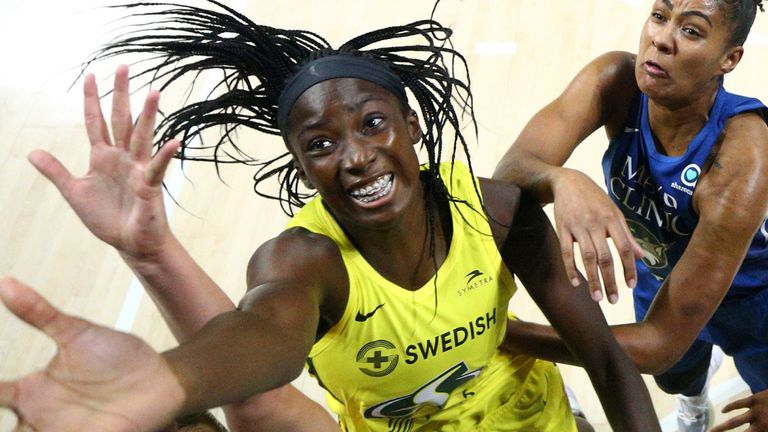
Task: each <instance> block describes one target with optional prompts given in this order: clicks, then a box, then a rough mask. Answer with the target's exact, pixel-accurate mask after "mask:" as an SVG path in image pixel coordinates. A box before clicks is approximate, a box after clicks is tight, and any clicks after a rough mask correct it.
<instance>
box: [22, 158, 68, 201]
mask: <svg viewBox="0 0 768 432" xmlns="http://www.w3.org/2000/svg"><path fill="white" fill-rule="evenodd" d="M27 159H28V160H29V162H30V163H31V164H32V165H33V166H34V167H35V168H36V169H37V170H38V171H40V173H41V174H43V175H44V176H45V177H46V178H47V179H48V180H50V181H51V183H53V185H54V186H56V188H57V189H58V190H59V192H60V193H61V194H62V195H63V196H64V197H66V196H67V191H68V190H69V187H70V184H71V182H72V174H70V173H69V171H68V170H67V169H66V168H65V167H64V165H62V164H61V162H59V160H58V159H56V158H55V157H53V155H51V154H50V153H48V152H46V151H43V150H35V151H33V152H31V153H30V154H29V155H28V156H27Z"/></svg>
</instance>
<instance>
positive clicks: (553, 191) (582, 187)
mask: <svg viewBox="0 0 768 432" xmlns="http://www.w3.org/2000/svg"><path fill="white" fill-rule="evenodd" d="M636 91H637V87H636V85H635V80H634V55H632V54H629V53H625V52H610V53H607V54H604V55H602V56H600V57H598V58H596V59H595V60H593V61H592V62H591V63H589V64H588V65H587V66H585V67H584V69H582V70H581V71H580V72H579V73H578V74H577V75H576V77H575V78H574V79H573V81H572V82H571V83H570V84H569V85H568V87H567V88H566V89H565V91H563V93H562V94H561V95H560V96H559V97H558V98H557V99H555V100H554V101H553V102H551V103H550V104H549V105H547V106H545V107H544V108H542V109H541V110H540V111H539V112H538V113H536V115H534V116H533V118H531V120H530V121H529V122H528V124H527V125H526V126H525V128H524V129H523V131H522V132H521V133H520V136H519V137H518V138H517V139H516V140H515V142H514V143H513V144H512V146H511V147H510V148H509V150H508V151H507V153H506V154H505V155H504V157H503V158H502V159H501V161H500V162H499V164H498V166H497V167H496V170H495V172H494V175H493V177H494V178H495V179H499V180H506V181H511V182H512V183H515V184H517V185H518V186H520V188H522V189H523V190H524V191H525V192H527V193H529V194H530V195H532V196H534V197H535V198H536V199H537V200H538V201H539V202H542V203H546V202H554V204H555V207H554V212H555V224H556V226H557V232H558V235H559V238H560V251H561V254H562V259H563V262H564V264H565V268H566V271H567V274H568V277H569V279H570V281H571V283H572V284H573V285H574V286H576V285H578V284H579V283H580V278H579V275H578V271H577V270H576V265H575V261H574V250H573V246H574V243H578V244H579V249H580V251H581V257H582V260H583V262H584V267H585V270H586V273H587V280H588V281H589V286H590V291H591V292H592V295H593V298H594V299H595V300H600V299H602V290H601V284H600V276H599V274H600V273H601V274H602V276H603V283H604V284H605V290H606V294H607V295H608V298H609V300H610V301H611V302H615V301H616V300H617V299H618V290H617V288H616V276H615V274H614V268H613V258H612V256H611V252H610V249H609V247H608V242H607V238H608V237H610V238H611V239H612V240H613V243H614V244H615V246H616V248H617V250H618V251H619V255H620V256H621V261H622V266H623V268H624V279H625V281H626V283H627V284H628V285H629V286H634V284H635V283H636V280H637V277H636V270H635V263H634V259H635V256H638V257H639V256H642V250H641V248H640V246H639V245H637V243H636V242H635V241H634V239H633V238H632V235H631V233H630V231H629V228H628V227H627V225H626V223H625V222H624V218H623V216H622V215H621V212H620V211H619V210H618V209H617V208H616V206H615V205H614V204H613V203H612V202H611V200H610V199H609V198H608V196H607V194H606V193H605V192H604V191H603V190H602V188H600V187H599V186H598V185H596V184H595V183H594V182H593V181H592V180H591V179H590V178H589V177H588V176H586V175H585V174H583V173H582V172H580V171H576V170H572V169H568V168H564V167H563V166H562V165H563V164H564V163H565V161H566V160H567V159H568V158H569V157H570V155H571V153H572V152H573V151H574V149H575V148H576V147H577V146H578V145H579V144H580V143H581V142H582V141H583V140H584V139H585V138H587V137H588V136H589V135H590V134H592V133H593V132H594V131H596V130H597V129H598V128H600V127H602V126H605V128H606V132H607V134H608V136H609V137H612V136H614V135H616V134H617V133H618V132H619V131H623V128H624V122H625V120H626V117H627V114H628V110H629V104H630V102H631V100H632V98H633V96H634V95H635V93H636ZM585 203H588V204H589V205H586V204H585Z"/></svg>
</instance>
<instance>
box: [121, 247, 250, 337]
mask: <svg viewBox="0 0 768 432" xmlns="http://www.w3.org/2000/svg"><path fill="white" fill-rule="evenodd" d="M121 255H122V257H123V259H124V260H125V262H126V263H127V264H128V266H129V267H130V268H131V270H133V272H134V274H135V275H136V277H137V278H138V279H139V281H140V282H141V283H142V285H143V286H144V288H145V289H146V290H147V293H148V294H149V296H150V297H151V298H152V300H153V301H154V303H155V305H157V307H158V309H159V310H160V312H161V314H162V315H163V318H164V319H165V322H166V323H167V324H168V327H170V329H171V331H172V332H173V334H174V336H176V339H177V340H179V341H180V342H183V341H185V340H187V339H189V338H190V337H191V336H192V335H194V334H195V333H197V332H198V331H199V330H200V329H201V328H202V327H203V326H204V325H205V323H207V322H208V321H209V320H210V319H211V318H213V317H215V316H217V315H219V314H221V313H223V312H227V311H231V310H233V309H234V308H235V305H234V303H233V302H232V300H230V298H229V297H228V296H227V295H226V294H225V293H224V292H223V291H222V290H221V288H219V286H218V285H217V284H216V283H215V282H214V281H213V280H212V279H211V278H210V277H209V276H208V274H206V273H205V271H203V269H202V268H201V267H200V266H199V265H198V264H197V263H196V262H195V260H194V259H193V258H192V257H191V256H190V255H189V253H188V252H187V251H186V250H185V249H184V247H183V246H182V245H181V244H180V243H179V242H178V240H177V239H176V238H175V237H173V236H172V235H171V236H169V238H168V239H167V241H166V242H165V243H164V244H163V247H160V248H158V252H157V253H156V254H154V255H152V256H143V257H140V258H137V257H132V256H128V255H127V254H121Z"/></svg>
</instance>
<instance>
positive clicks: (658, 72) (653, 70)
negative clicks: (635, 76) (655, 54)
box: [643, 61, 669, 77]
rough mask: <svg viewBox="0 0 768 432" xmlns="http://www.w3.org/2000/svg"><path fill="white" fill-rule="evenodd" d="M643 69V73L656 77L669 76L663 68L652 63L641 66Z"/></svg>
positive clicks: (648, 62)
mask: <svg viewBox="0 0 768 432" xmlns="http://www.w3.org/2000/svg"><path fill="white" fill-rule="evenodd" d="M643 66H644V67H645V71H646V72H648V73H649V74H651V75H653V76H657V77H668V76H669V74H668V73H667V71H666V70H664V68H663V67H661V66H660V65H659V64H658V63H654V62H652V61H647V62H645V64H644V65H643Z"/></svg>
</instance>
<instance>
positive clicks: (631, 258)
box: [608, 223, 637, 288]
mask: <svg viewBox="0 0 768 432" xmlns="http://www.w3.org/2000/svg"><path fill="white" fill-rule="evenodd" d="M624 225H626V223H625V224H624ZM608 233H609V235H610V236H611V239H613V244H614V245H615V246H616V250H617V251H618V252H619V257H621V267H622V268H623V269H624V281H625V282H626V284H627V286H628V287H630V288H634V287H635V285H637V268H636V267H635V258H636V255H635V250H634V246H633V245H632V244H633V243H635V244H637V243H636V242H635V241H634V239H633V238H632V236H631V235H630V236H629V237H628V236H627V231H625V230H624V229H622V228H621V227H616V226H615V225H611V226H609V227H608Z"/></svg>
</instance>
